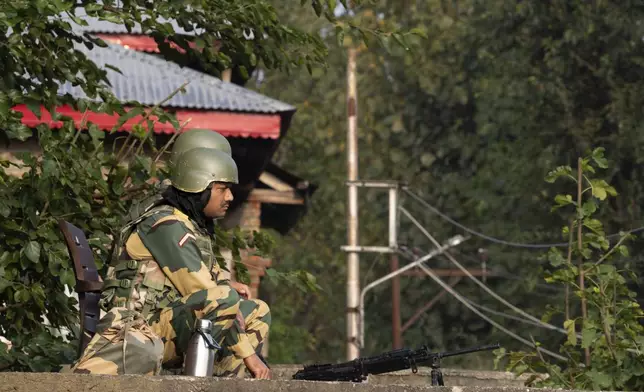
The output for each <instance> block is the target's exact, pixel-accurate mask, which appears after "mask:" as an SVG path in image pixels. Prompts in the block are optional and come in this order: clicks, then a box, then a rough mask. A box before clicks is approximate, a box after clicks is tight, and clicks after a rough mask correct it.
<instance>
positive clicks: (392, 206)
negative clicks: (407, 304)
mask: <svg viewBox="0 0 644 392" xmlns="http://www.w3.org/2000/svg"><path fill="white" fill-rule="evenodd" d="M397 207H398V187H395V188H389V247H390V248H391V249H396V248H397V247H398V233H397V228H398V224H397V223H398V222H397V217H398V208H397ZM390 264H391V271H392V272H394V271H396V270H397V269H398V268H399V265H398V255H397V254H395V253H394V254H392V255H391V260H390ZM401 323H402V322H401V320H400V277H399V276H395V277H394V278H393V279H392V281H391V335H392V340H393V349H394V350H396V349H399V348H402V332H401Z"/></svg>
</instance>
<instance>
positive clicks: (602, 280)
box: [500, 148, 644, 391]
mask: <svg viewBox="0 0 644 392" xmlns="http://www.w3.org/2000/svg"><path fill="white" fill-rule="evenodd" d="M597 168H601V169H606V168H608V162H607V160H606V159H605V158H604V149H603V148H597V149H595V150H593V152H592V154H591V155H590V156H588V157H586V158H583V159H581V158H580V159H579V161H578V168H577V173H578V177H575V176H574V175H573V169H572V168H571V167H569V166H563V167H559V168H557V169H556V170H553V171H552V172H550V173H549V174H548V176H547V177H546V181H548V182H551V183H553V182H555V181H557V180H558V179H566V180H572V181H573V182H574V183H576V184H578V185H581V187H580V188H579V189H580V190H581V192H578V195H577V198H576V200H577V201H573V197H572V196H571V195H557V196H556V197H555V203H556V205H555V207H554V209H559V208H563V209H564V210H565V211H568V215H569V217H570V220H571V221H572V225H570V226H565V227H564V229H563V230H562V232H563V236H564V237H569V238H570V242H569V249H568V253H567V254H568V257H567V258H566V257H565V256H564V255H563V254H562V252H561V251H560V250H559V249H556V248H552V249H551V250H550V252H549V254H548V259H549V260H550V265H551V267H552V269H551V270H549V271H547V274H546V276H545V280H546V282H548V283H550V284H563V285H565V286H566V287H570V288H571V291H572V293H573V295H574V297H573V298H575V299H577V300H578V301H575V303H577V302H578V303H579V305H580V307H581V316H580V317H571V310H570V306H571V305H570V304H571V301H570V298H568V297H566V299H565V305H564V306H563V307H561V308H560V309H558V312H559V313H560V314H562V315H564V316H565V321H564V322H563V328H564V329H565V330H566V331H567V339H566V341H565V342H564V343H563V344H562V345H561V347H560V352H561V353H563V354H564V355H565V357H566V358H568V360H567V363H566V364H565V365H564V364H560V363H551V362H550V361H547V360H546V359H545V358H544V357H543V356H542V355H541V354H540V353H538V352H535V353H526V352H510V353H509V354H508V356H509V364H508V369H509V370H514V371H515V372H516V373H518V374H522V373H525V372H545V373H547V374H548V375H549V377H548V378H547V379H546V380H539V381H538V385H539V386H549V387H557V388H564V389H589V390H619V391H625V390H629V391H639V390H642V388H644V377H643V376H644V351H643V350H644V326H643V325H642V323H641V321H642V319H644V311H643V310H642V308H641V306H640V304H639V303H638V302H637V301H636V300H635V293H634V292H633V291H632V290H630V289H629V287H628V285H627V283H628V279H627V276H629V272H630V271H627V270H622V269H619V268H617V267H616V266H615V265H614V264H613V263H611V261H612V258H613V255H614V254H618V253H621V254H624V255H627V254H628V250H627V248H626V246H625V245H624V242H625V241H626V240H628V239H631V238H632V236H631V235H630V234H627V233H620V238H619V239H618V240H617V241H616V242H615V243H613V244H611V243H610V241H609V239H608V238H607V237H606V234H605V233H604V230H603V224H602V222H601V221H599V220H597V219H595V218H594V215H595V212H596V210H597V207H598V206H597V205H598V204H600V203H603V202H606V201H607V197H609V196H610V197H613V196H616V195H617V192H616V191H615V188H613V187H612V186H610V185H609V184H608V183H607V182H606V181H605V180H603V179H598V178H593V176H592V175H593V174H595V173H596V169H597ZM578 178H581V183H579V182H578ZM580 202H583V203H580ZM575 259H578V261H577V262H575ZM629 277H630V278H631V279H633V278H634V279H636V277H634V276H633V275H632V274H631V275H630V276H629ZM551 314H552V313H551ZM500 355H501V356H505V355H506V353H505V352H504V351H501V352H500ZM531 381H535V380H534V379H533V380H531Z"/></svg>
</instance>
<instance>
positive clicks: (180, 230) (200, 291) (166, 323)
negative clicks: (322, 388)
mask: <svg viewBox="0 0 644 392" xmlns="http://www.w3.org/2000/svg"><path fill="white" fill-rule="evenodd" d="M237 177H238V174H237V166H236V164H235V162H234V161H233V159H232V158H231V157H230V155H228V154H226V153H224V152H222V151H220V150H215V149H209V148H195V149H192V150H189V152H186V153H184V154H182V155H181V156H180V157H179V159H178V160H177V161H176V162H175V165H173V168H172V176H171V181H172V186H169V187H168V188H167V189H166V190H165V191H164V192H163V194H162V200H161V201H160V202H159V203H155V206H154V207H152V208H150V209H147V211H146V212H145V213H143V214H142V215H141V216H140V217H138V218H136V219H134V220H132V221H130V222H128V223H127V224H126V225H125V227H124V228H123V229H122V230H121V232H120V237H119V238H117V241H116V244H115V248H114V252H113V257H112V262H111V265H110V267H109V269H108V274H107V278H106V279H105V285H104V288H103V292H102V298H101V306H102V308H103V309H104V310H105V311H106V312H107V314H106V315H105V316H104V317H103V318H102V319H101V321H100V322H99V326H98V328H97V333H96V335H95V336H94V338H93V339H92V341H91V342H90V344H89V345H88V347H87V349H86V350H85V352H84V353H83V355H82V356H81V358H80V360H79V361H78V363H76V364H75V366H74V367H73V368H72V369H71V370H72V371H73V372H75V373H92V374H125V373H135V374H136V373H138V374H158V373H159V371H160V364H161V362H162V363H163V364H164V365H168V366H170V365H173V364H174V365H176V364H180V363H181V362H182V360H183V356H184V354H185V351H186V349H187V344H188V340H189V339H190V336H191V335H192V333H193V330H194V329H193V327H194V325H195V320H196V319H198V318H206V319H209V320H211V321H212V322H213V331H212V335H213V338H214V339H215V340H216V341H218V342H219V343H220V344H222V346H223V349H222V350H221V351H220V352H218V353H217V358H216V363H215V369H214V370H215V374H216V375H219V376H229V375H236V376H241V375H242V374H243V371H244V369H243V366H242V365H245V366H246V367H247V368H248V369H249V371H250V372H251V374H253V376H254V377H256V378H270V376H271V374H270V370H269V369H268V367H267V366H266V365H265V364H264V362H263V361H262V360H261V358H260V356H259V355H258V353H259V352H260V350H261V346H262V343H263V340H264V339H265V337H266V335H267V333H268V328H269V325H270V313H269V309H268V306H267V305H266V304H265V303H264V302H262V301H259V300H249V301H246V300H240V293H241V294H242V295H243V296H245V297H248V293H249V290H248V287H247V286H245V285H242V284H239V283H235V282H232V283H230V282H228V281H225V280H223V279H220V278H219V277H218V272H219V268H218V267H215V265H217V262H216V260H215V258H214V254H213V249H212V242H211V240H212V236H213V231H214V219H217V218H221V217H223V216H224V215H225V213H226V210H227V209H228V206H229V205H230V202H231V201H232V199H233V197H232V193H231V191H230V186H231V184H235V183H237V182H238V179H237ZM211 271H214V274H211ZM128 370H129V371H128Z"/></svg>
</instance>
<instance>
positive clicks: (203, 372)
mask: <svg viewBox="0 0 644 392" xmlns="http://www.w3.org/2000/svg"><path fill="white" fill-rule="evenodd" d="M211 332H212V322H211V321H210V320H206V319H197V322H196V323H195V331H194V333H193V334H192V337H191V338H190V341H189V342H188V349H187V351H186V357H185V359H184V362H183V374H185V375H186V376H197V377H212V373H213V366H214V364H215V350H219V349H220V348H221V346H219V344H217V342H215V340H214V339H213V338H212V335H211V334H210V333H211Z"/></svg>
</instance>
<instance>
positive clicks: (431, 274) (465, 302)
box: [418, 264, 567, 361]
mask: <svg viewBox="0 0 644 392" xmlns="http://www.w3.org/2000/svg"><path fill="white" fill-rule="evenodd" d="M418 267H419V268H420V269H422V270H423V271H425V273H426V274H427V275H429V277H430V278H432V279H433V280H434V281H435V282H436V283H438V284H439V285H441V286H442V287H443V289H444V290H445V291H447V292H448V293H450V294H451V295H452V296H453V297H454V298H456V299H457V300H459V301H460V302H461V303H462V304H463V305H465V306H466V307H467V308H469V309H470V310H471V311H472V312H474V313H476V314H477V315H478V316H479V317H480V318H482V319H483V320H485V321H487V322H488V323H490V324H492V325H493V326H495V327H496V328H498V329H499V330H500V331H502V332H504V333H505V334H507V335H509V336H511V337H512V338H514V339H516V340H518V341H519V342H521V343H523V344H525V345H527V346H530V347H532V348H534V349H536V350H538V351H540V352H542V353H544V354H546V355H549V356H551V357H553V358H557V359H559V360H562V361H566V360H567V359H566V357H563V356H561V355H559V354H556V353H554V352H552V351H550V350H547V349H545V348H542V347H539V346H537V345H536V344H534V343H533V342H531V341H529V340H527V339H524V338H522V337H521V336H519V335H517V334H516V333H514V332H512V331H510V330H509V329H507V328H505V327H504V326H502V325H501V324H499V323H497V322H496V321H494V320H492V319H491V318H489V317H488V316H486V315H484V314H483V313H481V312H480V311H479V310H478V309H476V308H475V307H474V306H473V305H471V304H470V303H469V302H468V300H467V299H466V298H464V297H463V296H461V295H460V294H459V293H458V292H456V290H454V289H453V288H452V287H450V285H448V284H447V283H445V282H443V280H442V279H441V278H439V277H438V276H436V274H435V273H434V271H432V270H431V268H429V267H426V266H424V265H423V264H419V265H418Z"/></svg>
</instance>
